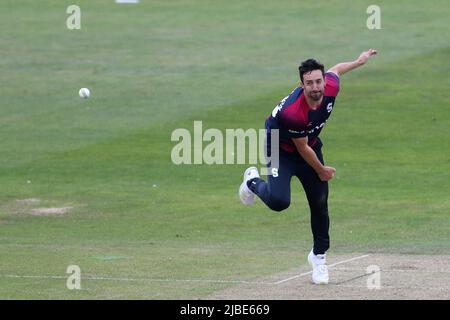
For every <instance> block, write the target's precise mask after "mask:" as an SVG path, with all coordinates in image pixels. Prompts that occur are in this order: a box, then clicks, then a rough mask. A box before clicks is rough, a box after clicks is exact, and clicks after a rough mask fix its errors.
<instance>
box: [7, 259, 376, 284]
mask: <svg viewBox="0 0 450 320" xmlns="http://www.w3.org/2000/svg"><path fill="white" fill-rule="evenodd" d="M368 256H369V254H366V255H363V256H359V257H355V258H352V259H348V260H344V261H340V262H337V263H333V264H331V265H329V266H328V267H330V268H331V267H334V266H337V265H340V264H343V263H347V262H350V261H354V260H358V259H363V258H366V257H368ZM311 273H312V271H309V272H305V273H302V274H299V275H296V276H293V277H290V278H287V279H284V280H281V281H277V282H269V281H246V280H213V279H153V278H114V277H101V276H84V277H83V276H82V277H81V280H99V281H102V280H103V281H128V282H204V283H237V284H260V285H274V284H280V283H284V282H287V281H290V280H293V279H297V278H300V277H303V276H306V275H308V274H311ZM68 276H69V275H68ZM68 276H55V275H42V276H39V275H36V276H33V275H15V274H0V278H22V279H58V280H60V279H67V278H68Z"/></svg>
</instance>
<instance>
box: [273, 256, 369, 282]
mask: <svg viewBox="0 0 450 320" xmlns="http://www.w3.org/2000/svg"><path fill="white" fill-rule="evenodd" d="M368 256H370V254H365V255H363V256H359V257H355V258H351V259H348V260H344V261H339V262H336V263H333V264H330V265H328V268H332V267H334V266H337V265H340V264H343V263H347V262H351V261H355V260H359V259H364V258H367V257H368ZM311 273H312V271H309V272H304V273H301V274H298V275H296V276H293V277H290V278H287V279H284V280H280V281H277V282H274V283H273V284H281V283H284V282H287V281H290V280H294V279H297V278H301V277H304V276H306V275H308V274H311Z"/></svg>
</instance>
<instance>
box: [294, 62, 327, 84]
mask: <svg viewBox="0 0 450 320" xmlns="http://www.w3.org/2000/svg"><path fill="white" fill-rule="evenodd" d="M314 70H320V71H322V76H323V75H324V66H323V64H321V63H320V62H319V61H317V60H316V59H308V60H305V61H303V62H302V64H301V65H300V66H299V67H298V71H299V73H300V80H301V81H302V83H303V75H304V74H305V73H308V72H311V71H314Z"/></svg>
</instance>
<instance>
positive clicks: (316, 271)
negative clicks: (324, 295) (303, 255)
mask: <svg viewBox="0 0 450 320" xmlns="http://www.w3.org/2000/svg"><path fill="white" fill-rule="evenodd" d="M308 262H309V264H310V265H311V267H312V268H313V272H312V281H313V283H315V284H328V280H329V278H328V267H327V260H326V254H318V255H315V254H314V252H313V251H312V250H311V252H310V253H309V255H308Z"/></svg>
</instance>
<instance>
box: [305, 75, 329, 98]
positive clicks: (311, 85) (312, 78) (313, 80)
mask: <svg viewBox="0 0 450 320" xmlns="http://www.w3.org/2000/svg"><path fill="white" fill-rule="evenodd" d="M302 86H303V90H304V93H305V95H306V96H307V97H308V98H310V99H312V100H314V101H319V100H320V99H321V98H322V96H323V91H324V90H325V80H324V79H323V76H322V71H320V70H313V71H311V72H307V73H304V74H303V83H302Z"/></svg>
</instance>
